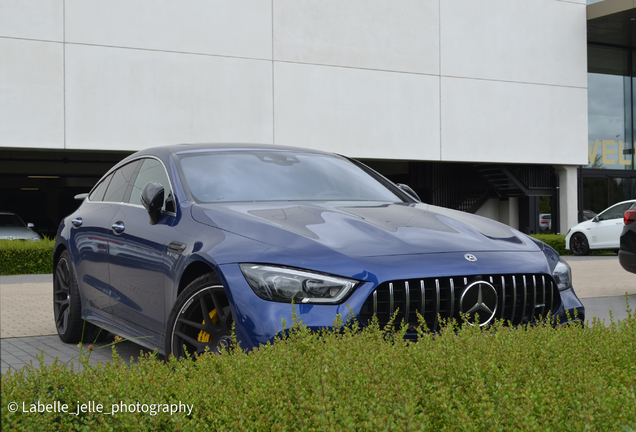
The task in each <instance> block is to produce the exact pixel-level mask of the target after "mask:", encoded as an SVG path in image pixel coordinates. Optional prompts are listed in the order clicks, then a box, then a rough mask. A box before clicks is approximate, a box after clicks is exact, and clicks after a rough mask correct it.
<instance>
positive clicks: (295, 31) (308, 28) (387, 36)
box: [274, 0, 439, 74]
mask: <svg viewBox="0 0 636 432" xmlns="http://www.w3.org/2000/svg"><path fill="white" fill-rule="evenodd" d="M274 59H275V60H283V61H291V62H301V63H312V64H322V65H337V66H350V67H358V68H368V69H380V70H396V71H405V72H418V73H428V74H439V1H438V0H402V1H400V2H399V4H398V3H394V2H391V1H386V0H349V1H345V2H343V1H341V0H274Z"/></svg>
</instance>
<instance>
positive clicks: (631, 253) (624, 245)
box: [618, 203, 636, 273]
mask: <svg viewBox="0 0 636 432" xmlns="http://www.w3.org/2000/svg"><path fill="white" fill-rule="evenodd" d="M623 221H624V223H625V227H623V232H622V233H621V240H620V246H621V248H620V250H619V251H618V261H619V262H620V263H621V265H622V266H623V268H624V269H625V270H627V271H628V272H632V273H636V203H634V205H632V206H631V207H630V208H629V210H627V211H626V212H625V216H624V219H623Z"/></svg>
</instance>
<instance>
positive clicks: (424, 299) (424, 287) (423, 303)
mask: <svg viewBox="0 0 636 432" xmlns="http://www.w3.org/2000/svg"><path fill="white" fill-rule="evenodd" d="M420 291H421V294H422V305H421V306H420V315H422V316H425V315H424V313H425V311H426V292H425V291H426V286H425V285H424V279H422V280H420Z"/></svg>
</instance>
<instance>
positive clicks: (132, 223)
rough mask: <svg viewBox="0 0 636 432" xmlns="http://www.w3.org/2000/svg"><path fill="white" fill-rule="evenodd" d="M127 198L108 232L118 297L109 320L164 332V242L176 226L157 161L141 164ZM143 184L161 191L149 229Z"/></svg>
mask: <svg viewBox="0 0 636 432" xmlns="http://www.w3.org/2000/svg"><path fill="white" fill-rule="evenodd" d="M140 162H141V166H140V169H139V172H138V174H137V176H136V179H135V182H134V185H133V188H132V190H131V194H130V197H129V199H128V200H127V202H126V203H124V204H122V206H121V207H120V208H119V209H118V211H117V213H116V215H115V217H114V219H113V223H112V227H111V232H110V236H111V241H110V250H109V254H110V261H109V272H110V281H111V285H113V287H116V289H117V292H118V295H117V296H116V297H113V314H114V316H115V317H116V318H118V319H120V320H123V321H124V323H122V324H124V325H128V323H132V324H134V325H135V326H138V327H142V328H144V329H148V330H150V331H152V332H155V333H157V334H163V332H164V330H165V329H164V321H165V317H164V314H165V312H164V305H165V299H164V297H165V296H164V284H165V281H164V278H165V274H166V273H167V272H168V270H167V267H166V266H167V263H166V245H165V243H166V238H167V236H168V233H169V232H170V230H171V228H172V225H173V224H174V221H175V216H176V207H175V203H174V199H173V197H172V187H171V185H170V181H169V180H168V175H167V173H166V169H165V167H164V166H163V164H162V162H161V161H160V160H159V159H155V158H144V159H142V160H141V161H140ZM148 182H156V183H160V184H161V185H162V186H163V187H164V191H165V194H164V204H163V212H162V216H161V218H160V219H159V221H158V222H157V223H156V224H154V225H152V224H151V223H150V217H149V215H148V212H147V211H146V209H145V208H144V207H143V206H142V204H141V199H140V195H141V191H142V190H143V188H144V186H145V185H146V184H147V183H148Z"/></svg>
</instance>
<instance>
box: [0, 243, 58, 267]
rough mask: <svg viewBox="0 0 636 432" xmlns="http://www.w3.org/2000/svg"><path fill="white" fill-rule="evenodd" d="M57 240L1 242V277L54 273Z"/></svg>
mask: <svg viewBox="0 0 636 432" xmlns="http://www.w3.org/2000/svg"><path fill="white" fill-rule="evenodd" d="M54 245H55V240H52V239H46V238H45V239H43V240H40V241H24V240H0V275H21V274H48V273H51V272H53V246H54Z"/></svg>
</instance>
